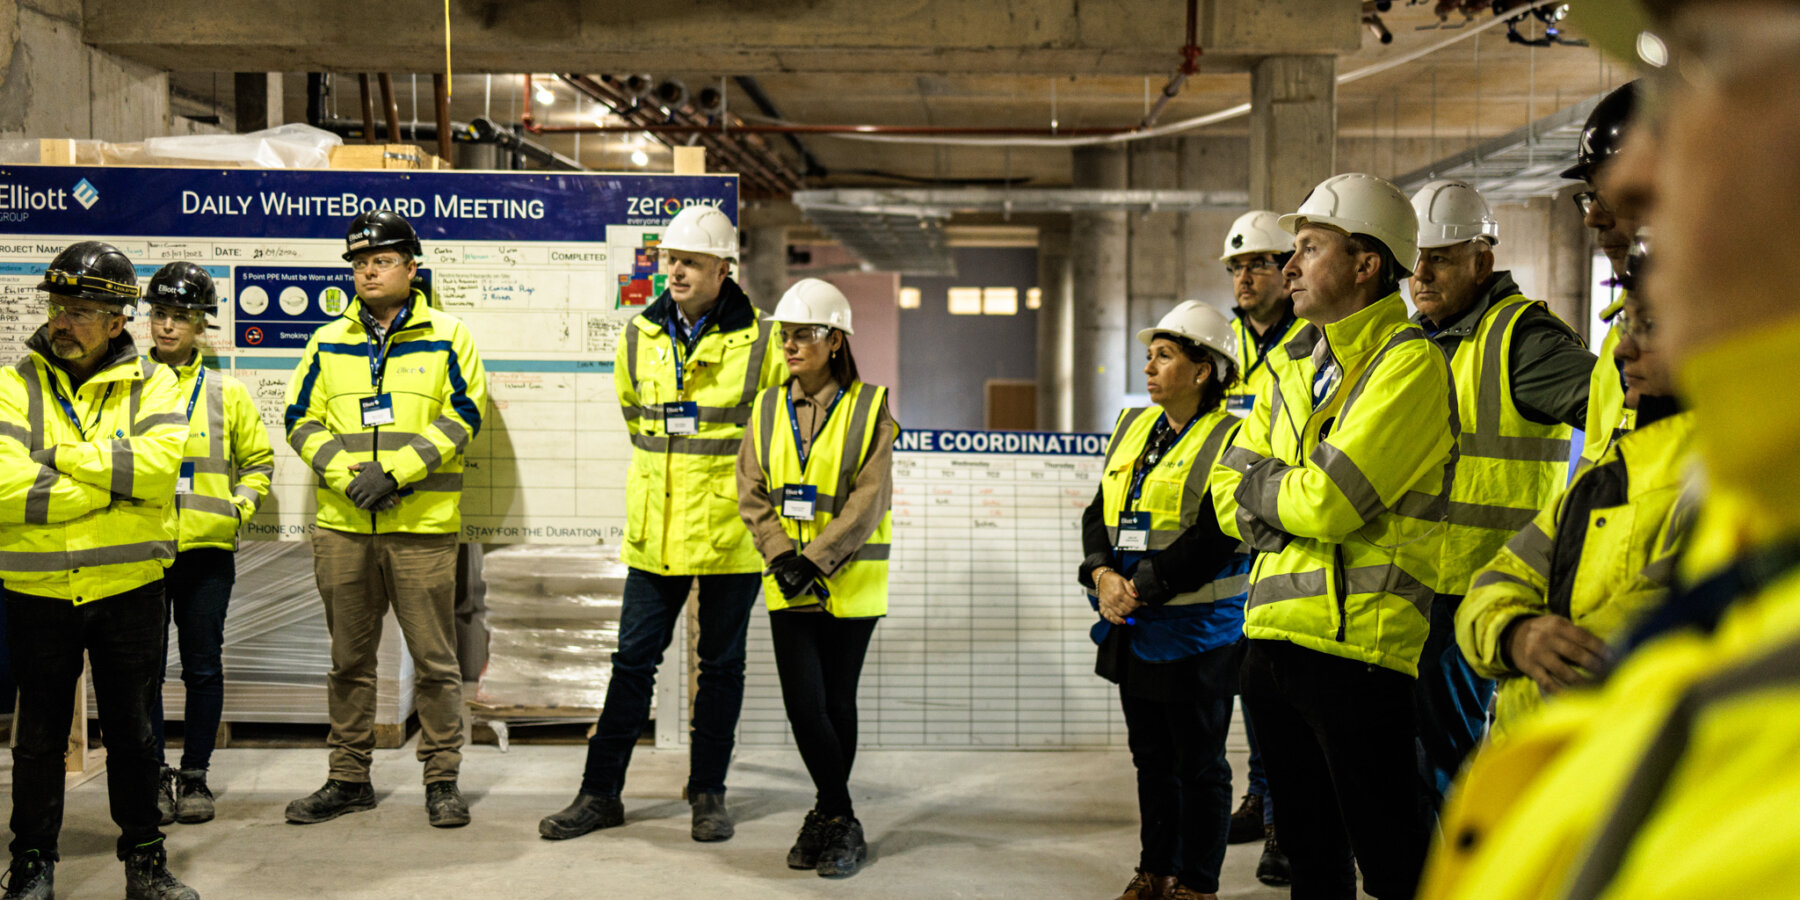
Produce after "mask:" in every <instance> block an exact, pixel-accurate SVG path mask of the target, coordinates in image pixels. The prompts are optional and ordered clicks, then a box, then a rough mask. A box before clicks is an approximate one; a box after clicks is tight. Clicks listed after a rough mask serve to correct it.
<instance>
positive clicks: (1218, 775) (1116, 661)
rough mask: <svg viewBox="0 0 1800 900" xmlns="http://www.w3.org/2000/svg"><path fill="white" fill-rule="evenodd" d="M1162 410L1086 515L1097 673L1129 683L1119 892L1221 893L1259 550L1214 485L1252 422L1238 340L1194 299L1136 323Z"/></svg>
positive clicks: (1116, 459) (1120, 431) (1144, 414)
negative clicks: (1232, 756) (1133, 786)
mask: <svg viewBox="0 0 1800 900" xmlns="http://www.w3.org/2000/svg"><path fill="white" fill-rule="evenodd" d="M1137 337H1138V342H1139V343H1141V344H1143V345H1144V348H1145V357H1146V362H1145V365H1144V377H1145V379H1146V382H1147V384H1148V387H1149V392H1150V400H1151V402H1153V403H1155V404H1156V406H1154V407H1143V408H1139V409H1128V410H1125V411H1124V412H1122V413H1120V415H1119V420H1118V423H1117V424H1116V425H1115V426H1114V427H1113V435H1112V440H1111V442H1110V443H1109V444H1108V445H1107V450H1106V464H1105V469H1104V471H1103V472H1102V474H1101V476H1100V489H1099V490H1098V491H1097V492H1096V493H1095V495H1094V500H1093V502H1092V503H1090V504H1088V507H1087V510H1086V511H1085V512H1084V513H1082V517H1081V533H1082V552H1083V554H1084V559H1083V560H1082V563H1081V567H1080V568H1079V570H1078V571H1077V573H1076V581H1077V582H1079V583H1080V584H1081V586H1082V587H1083V588H1085V589H1087V591H1088V602H1089V603H1090V604H1092V605H1093V607H1094V609H1095V611H1096V612H1098V613H1099V615H1100V621H1098V622H1095V623H1094V626H1093V629H1092V635H1093V638H1094V643H1096V644H1098V645H1099V647H1100V650H1099V658H1098V660H1097V662H1096V663H1095V666H1094V670H1095V672H1096V673H1097V674H1099V675H1100V676H1101V677H1103V678H1106V679H1107V680H1108V681H1111V682H1113V683H1114V684H1117V685H1118V686H1119V703H1120V706H1121V707H1122V708H1123V710H1124V713H1125V729H1126V733H1127V736H1128V737H1129V742H1130V745H1131V762H1132V766H1133V768H1135V769H1136V770H1137V788H1138V814H1139V818H1140V820H1141V825H1140V834H1139V855H1138V863H1137V871H1136V873H1135V874H1134V875H1133V877H1132V879H1131V882H1130V883H1129V884H1128V885H1126V887H1125V892H1124V894H1122V895H1121V897H1120V900H1176V898H1181V900H1199V898H1201V897H1212V896H1214V895H1216V894H1217V892H1218V890H1219V867H1220V865H1221V864H1222V863H1223V862H1224V861H1225V844H1226V839H1227V836H1228V835H1227V831H1228V828H1229V824H1228V823H1229V818H1228V816H1227V811H1228V810H1229V809H1230V808H1231V766H1230V765H1229V764H1228V763H1227V762H1226V761H1225V734H1226V732H1227V731H1229V730H1230V726H1231V695H1232V693H1233V688H1234V686H1235V682H1236V680H1237V679H1236V677H1235V675H1236V670H1237V666H1238V663H1239V661H1240V660H1241V658H1242V651H1243V646H1242V645H1243V635H1244V588H1245V584H1246V580H1247V579H1246V576H1247V574H1248V573H1249V571H1250V555H1249V554H1248V553H1244V552H1241V550H1242V544H1241V543H1240V542H1239V541H1238V539H1237V538H1236V537H1230V536H1227V535H1225V534H1224V533H1223V532H1221V531H1220V530H1219V522H1218V518H1217V516H1215V515H1214V514H1213V504H1212V500H1211V499H1210V496H1209V493H1210V490H1209V488H1208V485H1207V479H1208V478H1210V477H1211V476H1212V472H1213V464H1214V463H1215V462H1217V461H1218V458H1219V454H1220V453H1221V452H1223V451H1224V449H1225V447H1226V446H1228V445H1229V444H1230V443H1231V437H1232V435H1233V434H1234V433H1235V432H1236V431H1237V428H1238V424H1239V419H1238V417H1237V416H1234V415H1232V414H1231V413H1229V412H1227V411H1226V410H1225V408H1224V402H1225V398H1226V396H1227V393H1226V392H1227V391H1229V390H1230V389H1231V386H1232V384H1233V382H1235V381H1236V380H1237V362H1236V361H1237V358H1238V352H1237V351H1238V347H1237V346H1236V345H1237V338H1236V337H1235V336H1234V335H1233V334H1232V333H1231V324H1230V323H1229V322H1227V321H1226V320H1225V317H1224V316H1223V315H1221V314H1220V313H1219V311H1218V310H1216V309H1213V308H1212V307H1210V306H1207V305H1206V304H1204V303H1201V302H1200V301H1198V300H1189V301H1187V302H1185V303H1182V304H1181V305H1179V306H1177V307H1175V308H1174V309H1173V310H1171V311H1170V312H1169V314H1168V315H1166V316H1163V318H1162V320H1161V321H1159V322H1157V323H1156V325H1155V327H1153V328H1146V329H1144V330H1143V331H1140V332H1138V335H1137Z"/></svg>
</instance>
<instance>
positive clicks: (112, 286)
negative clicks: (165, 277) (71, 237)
mask: <svg viewBox="0 0 1800 900" xmlns="http://www.w3.org/2000/svg"><path fill="white" fill-rule="evenodd" d="M38 290H40V291H46V292H48V293H52V294H60V295H62V296H64V297H83V298H86V299H88V300H99V301H101V302H103V303H118V304H121V305H123V304H126V303H130V302H131V301H133V300H136V299H137V296H138V283H137V267H135V266H133V265H132V264H131V260H129V259H126V258H125V254H124V253H122V252H120V250H119V248H117V247H114V246H113V245H111V244H107V243H102V242H100V241H82V242H81V243H78V244H70V245H69V246H68V247H66V248H64V250H63V252H61V253H58V254H56V259H54V260H52V261H51V262H50V267H49V268H47V269H45V270H44V281H43V283H42V284H39V285H38Z"/></svg>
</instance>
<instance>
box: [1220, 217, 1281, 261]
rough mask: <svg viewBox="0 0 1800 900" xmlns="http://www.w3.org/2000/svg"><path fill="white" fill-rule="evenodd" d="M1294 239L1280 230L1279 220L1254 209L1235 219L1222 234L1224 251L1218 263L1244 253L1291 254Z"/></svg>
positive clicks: (1279, 218)
mask: <svg viewBox="0 0 1800 900" xmlns="http://www.w3.org/2000/svg"><path fill="white" fill-rule="evenodd" d="M1293 249H1294V239H1293V237H1291V236H1289V235H1288V233H1287V232H1284V231H1282V230H1281V216H1280V215H1278V214H1276V213H1274V212H1270V211H1269V210H1266V209H1256V210H1251V211H1250V212H1247V213H1244V214H1243V215H1241V216H1238V217H1237V221H1236V222H1233V223H1231V230H1230V231H1228V232H1226V233H1225V250H1224V252H1223V253H1221V254H1220V255H1219V262H1230V261H1231V258H1232V257H1234V256H1241V255H1243V254H1245V253H1291V252H1293Z"/></svg>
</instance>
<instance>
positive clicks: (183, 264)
mask: <svg viewBox="0 0 1800 900" xmlns="http://www.w3.org/2000/svg"><path fill="white" fill-rule="evenodd" d="M144 300H145V302H147V303H150V304H151V305H153V306H173V307H177V308H179V309H197V310H200V311H201V312H206V313H216V312H218V311H219V292H218V290H217V289H216V288H214V287H213V280H212V276H211V275H208V274H206V270H205V269H202V268H200V267H199V266H197V265H195V264H193V263H191V262H188V261H187V260H178V261H176V262H172V263H169V264H168V265H166V266H163V267H162V268H160V269H157V270H156V274H155V275H152V276H150V284H149V285H148V286H147V287H145V288H144Z"/></svg>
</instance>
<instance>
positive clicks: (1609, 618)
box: [1456, 412, 1697, 735]
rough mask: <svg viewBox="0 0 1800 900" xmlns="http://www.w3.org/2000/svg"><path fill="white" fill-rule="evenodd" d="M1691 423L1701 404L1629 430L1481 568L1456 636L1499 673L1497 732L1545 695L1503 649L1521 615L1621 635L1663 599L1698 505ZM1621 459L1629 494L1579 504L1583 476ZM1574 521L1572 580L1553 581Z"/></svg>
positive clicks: (1610, 637)
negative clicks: (1576, 553) (1691, 473)
mask: <svg viewBox="0 0 1800 900" xmlns="http://www.w3.org/2000/svg"><path fill="white" fill-rule="evenodd" d="M1693 432H1694V422H1693V413H1685V412H1684V413H1678V414H1676V415H1673V416H1670V417H1669V418H1666V419H1662V420H1660V421H1657V422H1653V423H1651V424H1650V425H1647V426H1645V427H1643V428H1640V429H1638V430H1636V431H1632V432H1630V433H1628V434H1626V435H1625V436H1624V437H1622V438H1620V439H1619V440H1618V441H1617V442H1616V443H1614V444H1613V446H1612V448H1611V449H1609V450H1608V451H1607V453H1606V455H1605V456H1604V457H1602V458H1601V460H1600V462H1599V463H1598V464H1597V465H1595V466H1593V467H1590V468H1588V469H1586V470H1583V472H1582V473H1581V474H1580V475H1577V476H1575V481H1574V482H1572V483H1571V484H1570V492H1566V493H1564V494H1563V496H1561V497H1558V498H1556V499H1555V500H1553V501H1551V502H1550V503H1549V504H1547V505H1546V506H1545V508H1544V509H1543V510H1542V511H1540V512H1539V513H1538V515H1537V517H1536V518H1535V519H1533V520H1532V521H1531V522H1530V523H1528V524H1527V525H1526V526H1525V528H1524V529H1523V530H1522V531H1520V532H1519V533H1518V535H1516V536H1515V537H1513V539H1512V540H1510V541H1508V542H1507V544H1506V546H1505V547H1504V548H1503V549H1501V550H1500V552H1499V555H1498V556H1496V557H1494V559H1493V560H1492V561H1491V562H1489V563H1488V565H1487V566H1485V567H1483V568H1482V569H1481V570H1480V571H1479V572H1478V573H1477V574H1476V575H1475V580H1474V585H1473V587H1472V588H1471V589H1470V590H1469V594H1468V596H1467V597H1465V598H1463V602H1462V605H1461V606H1459V607H1457V610H1456V641H1457V644H1458V646H1460V647H1461V648H1462V651H1463V655H1464V656H1465V657H1467V658H1468V660H1469V663H1470V666H1471V667H1472V668H1473V669H1474V670H1475V671H1476V672H1477V673H1478V674H1480V675H1482V676H1484V677H1487V678H1497V679H1500V686H1499V689H1498V691H1497V693H1496V694H1495V698H1494V732H1495V734H1496V735H1505V734H1507V733H1510V732H1511V731H1512V730H1513V729H1515V728H1517V727H1518V724H1519V722H1521V721H1523V720H1524V718H1525V717H1526V716H1527V715H1529V714H1531V713H1532V712H1534V711H1535V710H1536V709H1537V708H1538V707H1539V705H1540V704H1541V702H1542V698H1541V696H1540V694H1539V692H1538V686H1537V682H1535V681H1532V680H1531V679H1530V678H1528V677H1526V676H1524V675H1521V674H1519V672H1518V671H1517V670H1515V669H1513V668H1512V667H1510V666H1508V665H1507V664H1506V660H1505V657H1504V656H1503V655H1502V649H1503V648H1502V647H1501V640H1502V637H1503V636H1504V634H1505V632H1506V628H1507V626H1508V625H1511V624H1512V623H1513V621H1514V620H1515V619H1517V618H1518V617H1520V616H1526V615H1543V614H1546V613H1548V614H1553V615H1557V616H1561V617H1563V618H1565V619H1569V620H1571V621H1573V622H1574V623H1575V624H1577V625H1580V626H1581V627H1582V628H1585V629H1587V630H1588V631H1590V632H1592V633H1593V634H1594V636H1596V637H1598V638H1600V639H1601V640H1603V641H1606V642H1607V643H1609V644H1615V645H1616V644H1617V642H1618V640H1619V639H1620V638H1622V637H1623V636H1624V635H1625V633H1626V632H1627V631H1628V629H1629V628H1630V627H1631V625H1632V624H1633V622H1634V621H1635V620H1636V619H1637V617H1638V616H1639V615H1640V614H1641V613H1642V612H1643V611H1644V610H1646V609H1648V608H1649V607H1651V606H1652V605H1654V604H1655V603H1656V602H1658V601H1659V600H1661V599H1662V597H1663V594H1664V592H1665V591H1666V590H1667V589H1668V587H1669V585H1670V583H1671V582H1672V580H1673V575H1674V571H1675V560H1676V556H1677V551H1678V550H1680V549H1681V547H1682V539H1683V536H1684V535H1685V533H1686V531H1687V529H1688V527H1689V524H1690V523H1691V522H1692V521H1693V518H1694V516H1695V514H1696V511H1697V505H1696V502H1695V497H1694V495H1693V494H1692V493H1689V492H1687V491H1686V484H1687V479H1686V474H1687V469H1688V464H1689V463H1690V462H1691V460H1692V455H1691V453H1690V450H1691V448H1692V437H1693ZM1615 463H1617V464H1618V465H1622V466H1623V467H1624V471H1625V484H1626V502H1625V503H1623V504H1619V505H1616V506H1604V507H1596V508H1592V509H1583V510H1579V511H1577V510H1574V509H1572V508H1571V503H1570V501H1571V498H1572V497H1573V496H1574V493H1573V491H1574V488H1575V487H1576V486H1577V485H1579V484H1581V482H1582V479H1584V478H1591V477H1595V476H1596V475H1598V474H1599V473H1600V472H1601V471H1602V470H1603V469H1605V468H1606V467H1608V466H1611V465H1613V464H1615ZM1458 477H1459V478H1460V477H1461V473H1460V471H1459V473H1458ZM1572 517H1573V520H1571V519H1572ZM1570 528H1579V529H1583V530H1584V531H1585V536H1584V537H1583V539H1582V543H1581V557H1580V560H1579V562H1578V563H1577V564H1576V565H1575V566H1574V568H1573V583H1571V584H1566V585H1552V584H1551V576H1552V571H1553V569H1557V568H1564V567H1562V566H1553V562H1554V556H1555V548H1556V546H1557V544H1558V535H1559V534H1561V533H1562V532H1563V531H1565V530H1566V529H1570Z"/></svg>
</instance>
